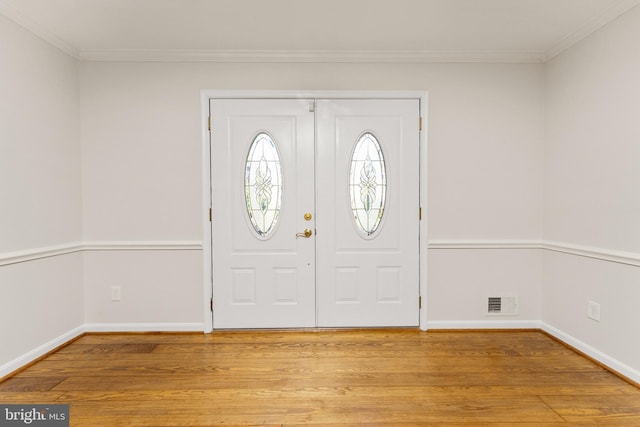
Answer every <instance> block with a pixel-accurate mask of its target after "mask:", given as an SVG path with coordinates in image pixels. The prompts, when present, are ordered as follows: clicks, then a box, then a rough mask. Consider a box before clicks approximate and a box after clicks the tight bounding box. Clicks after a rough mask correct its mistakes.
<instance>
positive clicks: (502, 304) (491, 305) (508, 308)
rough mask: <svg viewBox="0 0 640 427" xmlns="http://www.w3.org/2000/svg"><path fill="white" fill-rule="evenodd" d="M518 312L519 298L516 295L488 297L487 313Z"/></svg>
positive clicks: (505, 313) (506, 313)
mask: <svg viewBox="0 0 640 427" xmlns="http://www.w3.org/2000/svg"><path fill="white" fill-rule="evenodd" d="M517 313H518V299H517V298H516V297H489V298H488V299H487V314H502V315H514V314H517Z"/></svg>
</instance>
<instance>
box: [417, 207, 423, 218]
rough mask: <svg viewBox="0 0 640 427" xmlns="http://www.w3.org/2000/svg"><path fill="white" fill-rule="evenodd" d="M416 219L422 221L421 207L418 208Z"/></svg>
mask: <svg viewBox="0 0 640 427" xmlns="http://www.w3.org/2000/svg"><path fill="white" fill-rule="evenodd" d="M418 220H419V221H422V207H419V208H418Z"/></svg>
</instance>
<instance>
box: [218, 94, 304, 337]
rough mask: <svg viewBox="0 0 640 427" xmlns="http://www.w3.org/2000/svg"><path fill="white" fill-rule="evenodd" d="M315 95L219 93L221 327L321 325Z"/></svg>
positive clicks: (219, 323) (219, 317)
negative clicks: (317, 274)
mask: <svg viewBox="0 0 640 427" xmlns="http://www.w3.org/2000/svg"><path fill="white" fill-rule="evenodd" d="M311 102H312V100H309V101H305V100H287V99H284V100H282V99H274V100H269V99H259V100H228V99H225V100H212V101H211V105H210V108H211V127H212V144H211V165H212V167H211V192H212V194H211V200H212V205H213V209H212V211H213V218H212V243H213V245H212V246H213V249H212V256H213V306H214V307H213V326H214V328H284V327H313V326H315V320H316V315H315V307H316V301H315V292H316V290H315V267H316V265H315V239H314V238H313V236H310V237H309V238H307V237H297V236H296V234H297V233H299V232H303V230H304V229H307V228H308V229H311V230H313V229H314V228H315V226H314V225H313V224H314V223H313V216H315V212H314V204H315V195H314V190H313V188H314V114H313V112H310V111H309V105H310V103H311ZM306 213H309V214H311V216H312V220H311V221H306V220H305V219H304V216H305V214H306Z"/></svg>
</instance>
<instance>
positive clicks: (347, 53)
mask: <svg viewBox="0 0 640 427" xmlns="http://www.w3.org/2000/svg"><path fill="white" fill-rule="evenodd" d="M78 58H79V59H80V60H81V61H110V62H113V61H124V62H220V63H448V62H456V63H463V62H470V63H483V62H489V63H534V64H537V63H542V62H543V61H544V59H545V53H544V52H540V51H524V52H504V51H467V52H464V51H418V50H295V51H291V50H130V49H121V50H82V51H80V52H79V53H78Z"/></svg>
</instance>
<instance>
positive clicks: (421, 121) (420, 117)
mask: <svg viewBox="0 0 640 427" xmlns="http://www.w3.org/2000/svg"><path fill="white" fill-rule="evenodd" d="M209 130H211V129H209ZM420 130H422V116H420Z"/></svg>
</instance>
